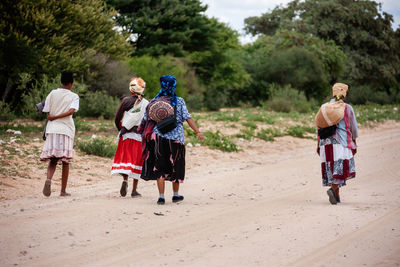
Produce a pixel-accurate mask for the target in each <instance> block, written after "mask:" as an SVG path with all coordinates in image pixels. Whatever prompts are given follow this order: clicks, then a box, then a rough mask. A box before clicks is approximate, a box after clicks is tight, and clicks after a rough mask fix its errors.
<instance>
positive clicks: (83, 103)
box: [79, 91, 120, 119]
mask: <svg viewBox="0 0 400 267" xmlns="http://www.w3.org/2000/svg"><path fill="white" fill-rule="evenodd" d="M119 104H120V100H119V99H118V98H117V97H113V96H110V95H108V94H107V93H106V92H104V91H97V92H87V93H86V94H84V96H83V97H81V99H80V110H79V116H84V117H96V118H98V117H103V118H104V119H112V118H114V117H115V113H116V110H117V109H118V107H119Z"/></svg>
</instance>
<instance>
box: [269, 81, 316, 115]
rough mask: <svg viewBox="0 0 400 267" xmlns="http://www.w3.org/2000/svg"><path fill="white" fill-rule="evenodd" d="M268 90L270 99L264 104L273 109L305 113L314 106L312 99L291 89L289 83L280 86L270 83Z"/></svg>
mask: <svg viewBox="0 0 400 267" xmlns="http://www.w3.org/2000/svg"><path fill="white" fill-rule="evenodd" d="M268 90H269V92H270V93H269V95H270V99H269V100H268V101H267V102H266V106H267V108H269V109H271V110H273V111H276V112H285V113H289V112H291V111H297V112H300V113H307V112H310V111H311V110H312V108H313V107H314V106H316V101H315V100H314V99H310V100H307V98H306V96H305V94H304V93H303V92H301V91H298V90H296V89H293V88H291V87H290V86H289V85H286V86H283V87H281V86H279V85H277V84H271V85H270V86H269V88H268Z"/></svg>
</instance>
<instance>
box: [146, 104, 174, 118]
mask: <svg viewBox="0 0 400 267" xmlns="http://www.w3.org/2000/svg"><path fill="white" fill-rule="evenodd" d="M172 115H174V108H173V107H172V106H171V104H170V103H168V102H166V101H163V100H158V101H155V102H153V103H151V104H149V115H148V116H149V118H150V119H152V120H153V121H156V122H160V121H162V120H164V119H165V118H167V117H170V116H172Z"/></svg>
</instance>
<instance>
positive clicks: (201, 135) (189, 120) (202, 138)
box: [186, 118, 204, 141]
mask: <svg viewBox="0 0 400 267" xmlns="http://www.w3.org/2000/svg"><path fill="white" fill-rule="evenodd" d="M186 122H187V123H188V124H189V126H190V128H192V130H193V131H194V132H195V133H196V135H197V138H199V140H200V141H203V140H204V136H203V134H202V133H201V132H200V130H199V129H198V128H197V126H196V123H195V122H194V120H193V118H189V119H187V120H186Z"/></svg>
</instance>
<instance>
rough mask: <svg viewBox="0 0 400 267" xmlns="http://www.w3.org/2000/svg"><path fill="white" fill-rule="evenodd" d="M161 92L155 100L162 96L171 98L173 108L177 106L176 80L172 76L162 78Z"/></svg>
mask: <svg viewBox="0 0 400 267" xmlns="http://www.w3.org/2000/svg"><path fill="white" fill-rule="evenodd" d="M160 84H161V90H160V92H159V93H158V94H157V95H156V97H155V98H159V97H160V96H170V98H169V99H170V100H171V105H172V106H173V107H175V106H176V101H177V100H176V97H177V95H176V94H175V88H176V79H175V77H174V76H172V75H163V76H161V78H160Z"/></svg>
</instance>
